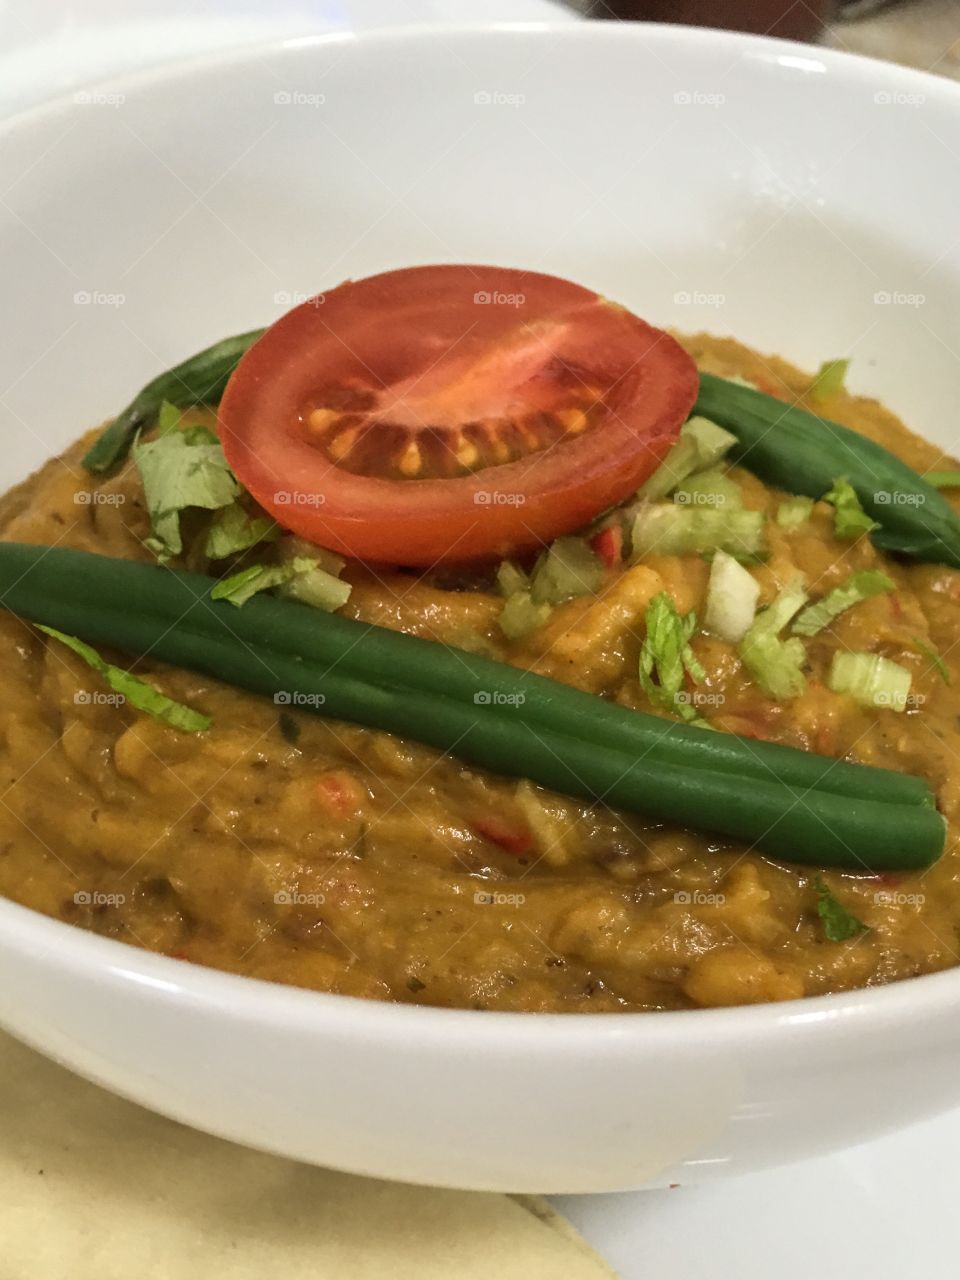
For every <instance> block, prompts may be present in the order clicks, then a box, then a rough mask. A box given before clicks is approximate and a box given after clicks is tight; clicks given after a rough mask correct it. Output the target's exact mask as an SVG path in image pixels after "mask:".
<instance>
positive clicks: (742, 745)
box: [0, 543, 933, 805]
mask: <svg viewBox="0 0 960 1280" xmlns="http://www.w3.org/2000/svg"><path fill="white" fill-rule="evenodd" d="M12 545H13V544H2V543H0V569H2V566H3V562H4V561H5V560H8V559H12V560H13V561H14V562H16V559H17V555H16V553H14V552H12V551H11V550H10V547H11V546H12ZM29 556H30V552H29V550H28V552H27V555H26V560H25V568H26V564H27V563H29ZM77 556H81V553H79V552H71V551H59V550H58V551H57V552H55V553H54V552H51V553H50V554H49V555H48V556H47V557H45V558H44V562H43V568H44V578H45V582H46V584H47V587H46V589H47V590H49V591H50V592H52V593H54V594H56V596H57V598H58V600H60V601H62V602H63V603H64V604H66V603H67V602H68V601H71V600H73V599H74V598H76V599H77V601H78V604H79V606H80V610H81V617H82V616H84V615H83V610H84V609H85V608H86V606H87V593H86V591H85V589H84V588H83V586H82V585H81V583H82V581H83V579H84V578H85V577H89V575H90V563H91V561H93V560H97V559H99V560H105V561H106V564H105V567H104V569H103V571H102V573H101V572H99V571H98V573H97V576H98V578H100V581H101V582H104V581H106V580H107V579H109V591H108V592H107V593H106V598H111V597H114V596H117V597H120V598H122V599H128V598H134V597H135V596H136V597H139V598H140V600H141V603H140V605H139V608H140V609H141V610H142V611H144V612H148V613H149V612H151V611H153V610H156V611H157V612H158V613H160V614H161V615H162V616H167V615H168V614H169V613H171V612H173V611H175V610H179V611H180V612H181V613H182V612H184V611H188V610H191V608H192V605H193V603H194V601H196V600H199V601H200V602H201V605H202V607H203V608H209V607H210V605H209V603H208V602H207V600H206V595H207V594H208V588H209V587H210V586H212V582H211V580H210V579H208V578H205V577H202V576H199V575H194V574H186V573H176V574H175V573H173V572H171V571H170V570H164V569H160V568H158V567H154V569H153V572H154V574H155V586H154V589H153V591H152V592H148V593H144V592H143V589H142V583H143V574H144V570H145V567H144V566H143V565H140V564H137V563H136V562H134V561H128V560H114V559H111V558H105V557H91V556H81V558H80V560H79V561H76V562H75V558H76V557H77ZM0 581H2V577H0ZM21 590H22V588H21ZM97 598H99V599H100V600H101V601H102V600H103V599H104V598H105V597H104V595H100V596H98V597H97ZM240 612H241V613H242V616H243V619H244V621H245V622H249V623H250V625H251V626H253V625H254V624H256V627H257V634H258V636H259V639H260V640H261V641H263V642H265V643H267V644H268V645H269V647H270V648H271V649H284V650H287V651H288V652H290V653H292V654H294V655H296V656H300V657H304V658H308V659H310V660H316V661H327V662H331V663H332V662H337V663H339V664H341V665H342V664H345V665H347V666H348V667H351V668H354V667H357V668H359V669H360V671H361V673H362V674H363V675H364V676H365V677H366V678H368V679H370V680H372V681H375V682H380V683H384V684H391V683H402V684H404V685H406V686H409V687H410V688H413V689H419V690H421V691H422V692H424V693H428V694H429V693H433V692H434V691H436V690H437V689H442V691H443V692H444V693H447V694H449V695H450V696H453V697H457V698H459V699H461V700H464V701H467V702H471V703H476V702H477V701H478V700H483V699H487V700H489V702H490V703H491V704H498V705H513V704H516V705H521V706H522V707H523V708H524V716H525V718H526V719H528V720H531V721H534V722H536V723H538V724H542V725H544V726H545V727H547V728H551V727H555V726H556V725H557V724H558V723H562V724H564V725H571V724H572V725H576V728H577V732H578V733H580V734H581V735H582V736H583V737H584V738H589V739H590V740H591V741H594V742H598V743H604V744H606V745H609V746H611V747H613V748H617V749H622V750H624V751H626V752H629V753H630V755H631V758H632V759H636V760H642V759H645V758H646V757H647V756H648V755H652V756H654V758H656V759H660V760H663V761H667V762H672V763H674V764H675V765H676V766H677V767H678V768H685V767H689V766H690V765H695V766H696V767H697V768H700V769H717V770H721V771H726V772H729V773H733V774H736V775H737V776H738V777H740V778H747V777H753V778H757V779H759V780H761V781H771V780H773V781H776V782H778V783H782V784H787V785H791V786H796V787H799V788H801V789H806V788H811V787H812V788H816V789H818V790H822V791H831V792H834V793H836V794H837V795H847V796H851V797H854V798H857V799H864V800H867V799H875V800H889V801H894V800H896V801H901V802H903V803H907V804H912V803H927V804H930V805H932V804H933V798H932V796H931V794H930V791H929V788H928V787H927V785H926V783H925V782H924V781H923V780H922V779H921V778H917V777H914V776H912V775H910V774H903V773H895V772H893V771H892V770H889V769H865V768H864V767H863V766H861V765H856V764H850V763H848V762H846V761H843V760H834V759H831V758H829V757H826V756H818V755H815V754H813V753H811V752H807V751H797V750H795V749H794V748H791V747H785V746H780V745H779V744H777V743H768V742H758V741H753V740H751V739H747V738H739V737H736V736H735V735H733V734H728V733H709V732H707V731H705V730H703V729H702V728H699V727H696V726H692V725H687V724H679V723H675V722H673V721H670V720H665V719H663V718H662V717H660V716H654V715H648V714H646V713H645V712H642V711H633V710H630V709H628V708H626V707H620V706H617V705H616V704H615V703H610V702H607V701H605V700H604V699H602V698H599V697H596V696H594V695H593V694H589V693H585V692H583V691H582V690H579V689H573V688H571V687H570V686H568V685H564V684H561V683H559V682H558V681H556V680H549V679H547V678H545V677H543V676H539V675H536V674H534V673H533V672H530V671H523V670H520V669H518V668H516V667H512V666H508V665H507V664H506V663H502V662H496V661H493V660H491V659H489V658H484V657H482V656H479V655H477V654H470V653H466V652H464V651H463V650H461V649H455V648H451V647H449V646H446V645H441V644H436V643H432V642H428V641H424V640H421V639H419V638H418V637H416V636H407V635H403V634H402V633H398V632H396V631H392V630H389V629H387V628H385V627H376V626H368V625H366V624H363V623H358V622H354V621H353V620H351V619H349V618H343V617H339V616H337V615H336V614H326V615H318V614H317V613H316V611H314V610H310V609H306V610H300V611H297V612H292V613H291V611H290V609H289V606H288V605H287V603H286V602H284V601H281V600H277V599H274V598H272V597H270V596H257V597H255V598H254V599H252V600H249V601H248V602H247V603H246V604H245V605H244V606H243V609H242V611H240ZM233 615H234V616H235V617H237V616H238V611H237V610H235V609H234V611H233ZM228 616H229V615H228ZM60 629H61V630H64V629H66V628H62V627H61V628H60ZM108 642H109V635H108V636H107V637H106V638H105V640H104V643H108Z"/></svg>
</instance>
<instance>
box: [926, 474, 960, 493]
mask: <svg viewBox="0 0 960 1280" xmlns="http://www.w3.org/2000/svg"><path fill="white" fill-rule="evenodd" d="M923 478H924V480H926V482H927V484H932V485H933V487H934V488H935V489H960V471H928V472H927V473H926V475H925V476H924V477H923Z"/></svg>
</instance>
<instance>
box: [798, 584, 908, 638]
mask: <svg viewBox="0 0 960 1280" xmlns="http://www.w3.org/2000/svg"><path fill="white" fill-rule="evenodd" d="M896 585H897V584H896V583H895V582H894V581H893V579H892V578H888V577H887V575H886V574H885V573H881V572H880V570H879V569H861V570H859V572H857V573H851V575H850V577H849V578H847V580H846V581H845V582H842V583H841V584H840V586H839V587H834V589H833V590H832V591H831V592H829V593H828V594H827V595H825V596H824V597H823V599H822V600H818V601H817V603H816V604H811V605H808V606H807V607H806V609H804V610H803V612H802V613H801V614H800V616H799V617H798V618H797V619H796V621H795V622H794V624H793V626H792V627H791V628H790V629H791V631H792V632H793V634H794V635H797V636H815V635H816V634H817V633H818V632H819V631H822V630H823V628H824V627H828V626H829V625H830V623H831V622H833V620H834V619H835V618H838V617H839V616H840V614H841V613H846V611H847V610H848V609H852V608H853V606H854V605H855V604H859V603H860V602H861V600H869V599H870V598H871V596H879V595H883V593H884V592H885V591H895V590H896Z"/></svg>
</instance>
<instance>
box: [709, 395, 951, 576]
mask: <svg viewBox="0 0 960 1280" xmlns="http://www.w3.org/2000/svg"><path fill="white" fill-rule="evenodd" d="M693 411H694V413H699V414H702V415H703V416H704V417H705V418H709V419H710V420H711V421H712V422H716V423H717V424H718V425H719V426H721V427H724V428H726V430H727V431H729V432H731V433H732V434H733V435H735V436H736V437H737V440H738V442H739V443H738V444H737V445H735V446H734V447H733V448H732V449H731V451H730V457H731V459H732V460H733V461H735V462H738V463H739V464H740V465H741V466H743V467H745V468H746V469H747V470H748V471H752V472H753V473H754V475H757V476H759V477H760V479H761V480H765V481H767V482H768V483H769V484H774V485H776V486H777V487H778V488H780V489H785V490H786V491H787V492H788V493H803V494H806V495H807V496H808V497H810V498H822V497H823V495H824V494H825V493H826V492H827V491H828V490H829V489H830V487H831V485H832V484H833V482H834V480H836V479H838V478H839V477H841V476H843V477H846V479H847V480H849V481H850V483H851V485H852V486H853V488H854V489H855V490H856V493H857V497H858V498H859V499H860V502H861V505H862V506H863V509H864V510H865V511H867V512H868V513H869V514H870V515H871V516H872V517H873V519H874V520H876V521H877V523H878V524H879V525H880V528H879V529H877V530H875V531H874V532H873V534H871V537H872V539H873V542H874V543H875V544H876V546H878V547H881V548H882V549H883V550H884V551H894V552H898V553H899V554H901V555H907V556H912V557H914V559H917V560H928V561H931V562H933V563H934V564H947V565H952V566H953V567H954V568H960V518H958V517H957V515H956V513H955V512H954V510H953V508H952V507H951V506H950V503H949V502H948V501H947V500H946V498H944V496H943V494H942V493H940V492H939V490H937V489H935V488H934V487H933V485H931V484H928V483H927V481H926V480H924V479H923V477H922V476H920V475H918V474H917V472H916V471H914V470H913V469H912V468H911V467H908V466H907V465H906V463H904V462H901V461H900V459H899V458H897V457H895V456H894V454H892V453H891V452H890V451H889V450H888V449H884V447H883V446H882V445H879V444H877V443H876V442H875V441H873V440H869V439H867V437H866V436H862V435H860V433H859V432H857V431H851V430H850V428H849V427H844V426H841V425H840V423H839V422H831V421H830V419H829V418H820V417H817V416H816V415H815V414H812V413H808V412H807V411H806V410H805V409H800V408H797V407H796V406H794V405H788V404H784V402H783V401H782V400H777V399H776V398H775V397H774V396H768V395H764V393H763V392H762V391H755V390H754V389H753V387H744V386H741V385H740V384H739V383H736V382H730V381H728V380H727V379H726V378H718V377H716V376H715V375H714V374H711V373H701V375H700V394H699V396H698V397H697V402H696V404H695V406H694V410H693Z"/></svg>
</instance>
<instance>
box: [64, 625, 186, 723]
mask: <svg viewBox="0 0 960 1280" xmlns="http://www.w3.org/2000/svg"><path fill="white" fill-rule="evenodd" d="M40 630H41V631H43V632H45V633H46V635H48V636H52V637H53V639H54V640H59V641H60V643H61V644H64V645H66V646H67V648H68V649H72V650H73V652H74V653H75V654H76V655H77V656H78V657H80V658H82V659H83V661H84V662H85V663H86V664H87V666H88V667H91V668H92V669H93V670H94V671H96V673H97V675H99V676H100V677H101V678H102V679H103V681H104V682H105V683H106V684H107V685H109V687H110V688H111V689H113V690H115V691H116V692H117V693H118V694H120V696H121V697H122V698H123V699H124V700H125V701H126V702H129V703H130V705H131V706H132V707H136V708H137V710H138V711H145V712H146V713H147V714H148V715H151V716H154V717H155V718H156V719H157V720H162V721H163V722H164V724H168V725H170V727H171V728H172V729H179V730H180V731H181V732H182V733H202V732H204V731H205V730H206V729H209V728H210V724H211V720H210V717H209V716H206V715H204V714H203V712H202V711H194V709H193V707H188V706H186V705H185V704H184V703H182V702H175V701H174V699H173V698H168V697H167V695H166V694H165V693H161V692H160V690H159V689H155V688H154V687H153V685H152V684H148V683H147V681H146V680H141V679H140V677H139V676H135V675H133V673H132V672H130V671H124V670H123V668H122V667H115V666H113V664H112V663H110V662H105V661H104V660H103V658H101V657H100V655H99V653H97V651H96V649H91V648H90V646H89V645H88V644H84V643H83V641H82V640H78V639H77V637H76V636H67V635H64V634H63V632H62V631H56V630H55V629H54V628H53V627H44V626H41V627H40Z"/></svg>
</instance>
